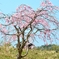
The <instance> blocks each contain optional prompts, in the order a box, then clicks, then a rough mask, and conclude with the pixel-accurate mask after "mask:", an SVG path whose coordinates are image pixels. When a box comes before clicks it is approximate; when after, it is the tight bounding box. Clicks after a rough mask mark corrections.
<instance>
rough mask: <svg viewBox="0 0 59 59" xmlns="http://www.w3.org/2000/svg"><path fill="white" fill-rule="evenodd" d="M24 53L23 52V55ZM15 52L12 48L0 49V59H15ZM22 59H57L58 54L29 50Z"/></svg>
mask: <svg viewBox="0 0 59 59" xmlns="http://www.w3.org/2000/svg"><path fill="white" fill-rule="evenodd" d="M24 53H25V52H23V54H24ZM16 56H17V50H16V49H15V48H12V47H0V59H16ZM24 59H59V52H58V53H56V51H54V50H51V51H48V50H39V49H32V50H29V53H28V55H27V56H26V57H25V58H24Z"/></svg>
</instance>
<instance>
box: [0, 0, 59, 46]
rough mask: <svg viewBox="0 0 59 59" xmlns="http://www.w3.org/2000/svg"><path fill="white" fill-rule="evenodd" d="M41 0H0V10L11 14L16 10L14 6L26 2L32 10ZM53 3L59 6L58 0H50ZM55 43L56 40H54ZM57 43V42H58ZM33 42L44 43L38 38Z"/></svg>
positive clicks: (38, 5)
mask: <svg viewBox="0 0 59 59" xmlns="http://www.w3.org/2000/svg"><path fill="white" fill-rule="evenodd" d="M42 1H43V0H0V12H3V13H5V14H12V13H13V12H15V11H16V8H17V7H18V6H20V5H21V4H26V5H29V6H31V7H32V8H33V9H34V10H36V9H37V8H39V7H40V3H41V2H42ZM50 1H51V2H52V3H53V4H54V5H56V6H59V0H50ZM54 43H56V42H54ZM58 43H59V42H58ZM35 44H36V45H37V46H38V45H39V46H40V45H42V44H44V42H43V41H42V40H39V42H38V43H37V42H35Z"/></svg>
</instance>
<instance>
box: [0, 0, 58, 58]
mask: <svg viewBox="0 0 59 59" xmlns="http://www.w3.org/2000/svg"><path fill="white" fill-rule="evenodd" d="M40 6H41V7H40V8H38V9H37V10H35V11H34V10H33V9H32V8H31V7H30V6H27V5H25V4H22V5H20V6H19V7H18V8H17V9H16V12H15V13H13V14H12V15H6V14H4V13H2V12H0V36H1V38H2V39H4V40H5V41H6V43H9V42H10V43H12V42H14V41H17V50H18V57H17V59H21V58H23V57H25V56H26V55H27V53H26V54H25V55H22V52H23V48H24V47H25V45H26V43H27V42H30V40H33V41H34V40H35V39H36V38H35V37H38V38H39V39H42V40H43V41H44V42H45V43H46V44H47V40H49V41H50V42H53V40H54V39H58V35H59V34H58V33H57V34H56V32H57V31H58V29H59V21H58V20H57V18H56V17H55V15H54V14H55V12H56V11H58V10H59V8H58V7H56V6H54V5H53V4H52V3H51V2H50V1H49V0H45V1H43V2H42V3H41V5H40ZM55 34H56V35H55ZM27 50H28V48H27ZM27 52H28V51H27Z"/></svg>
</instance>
